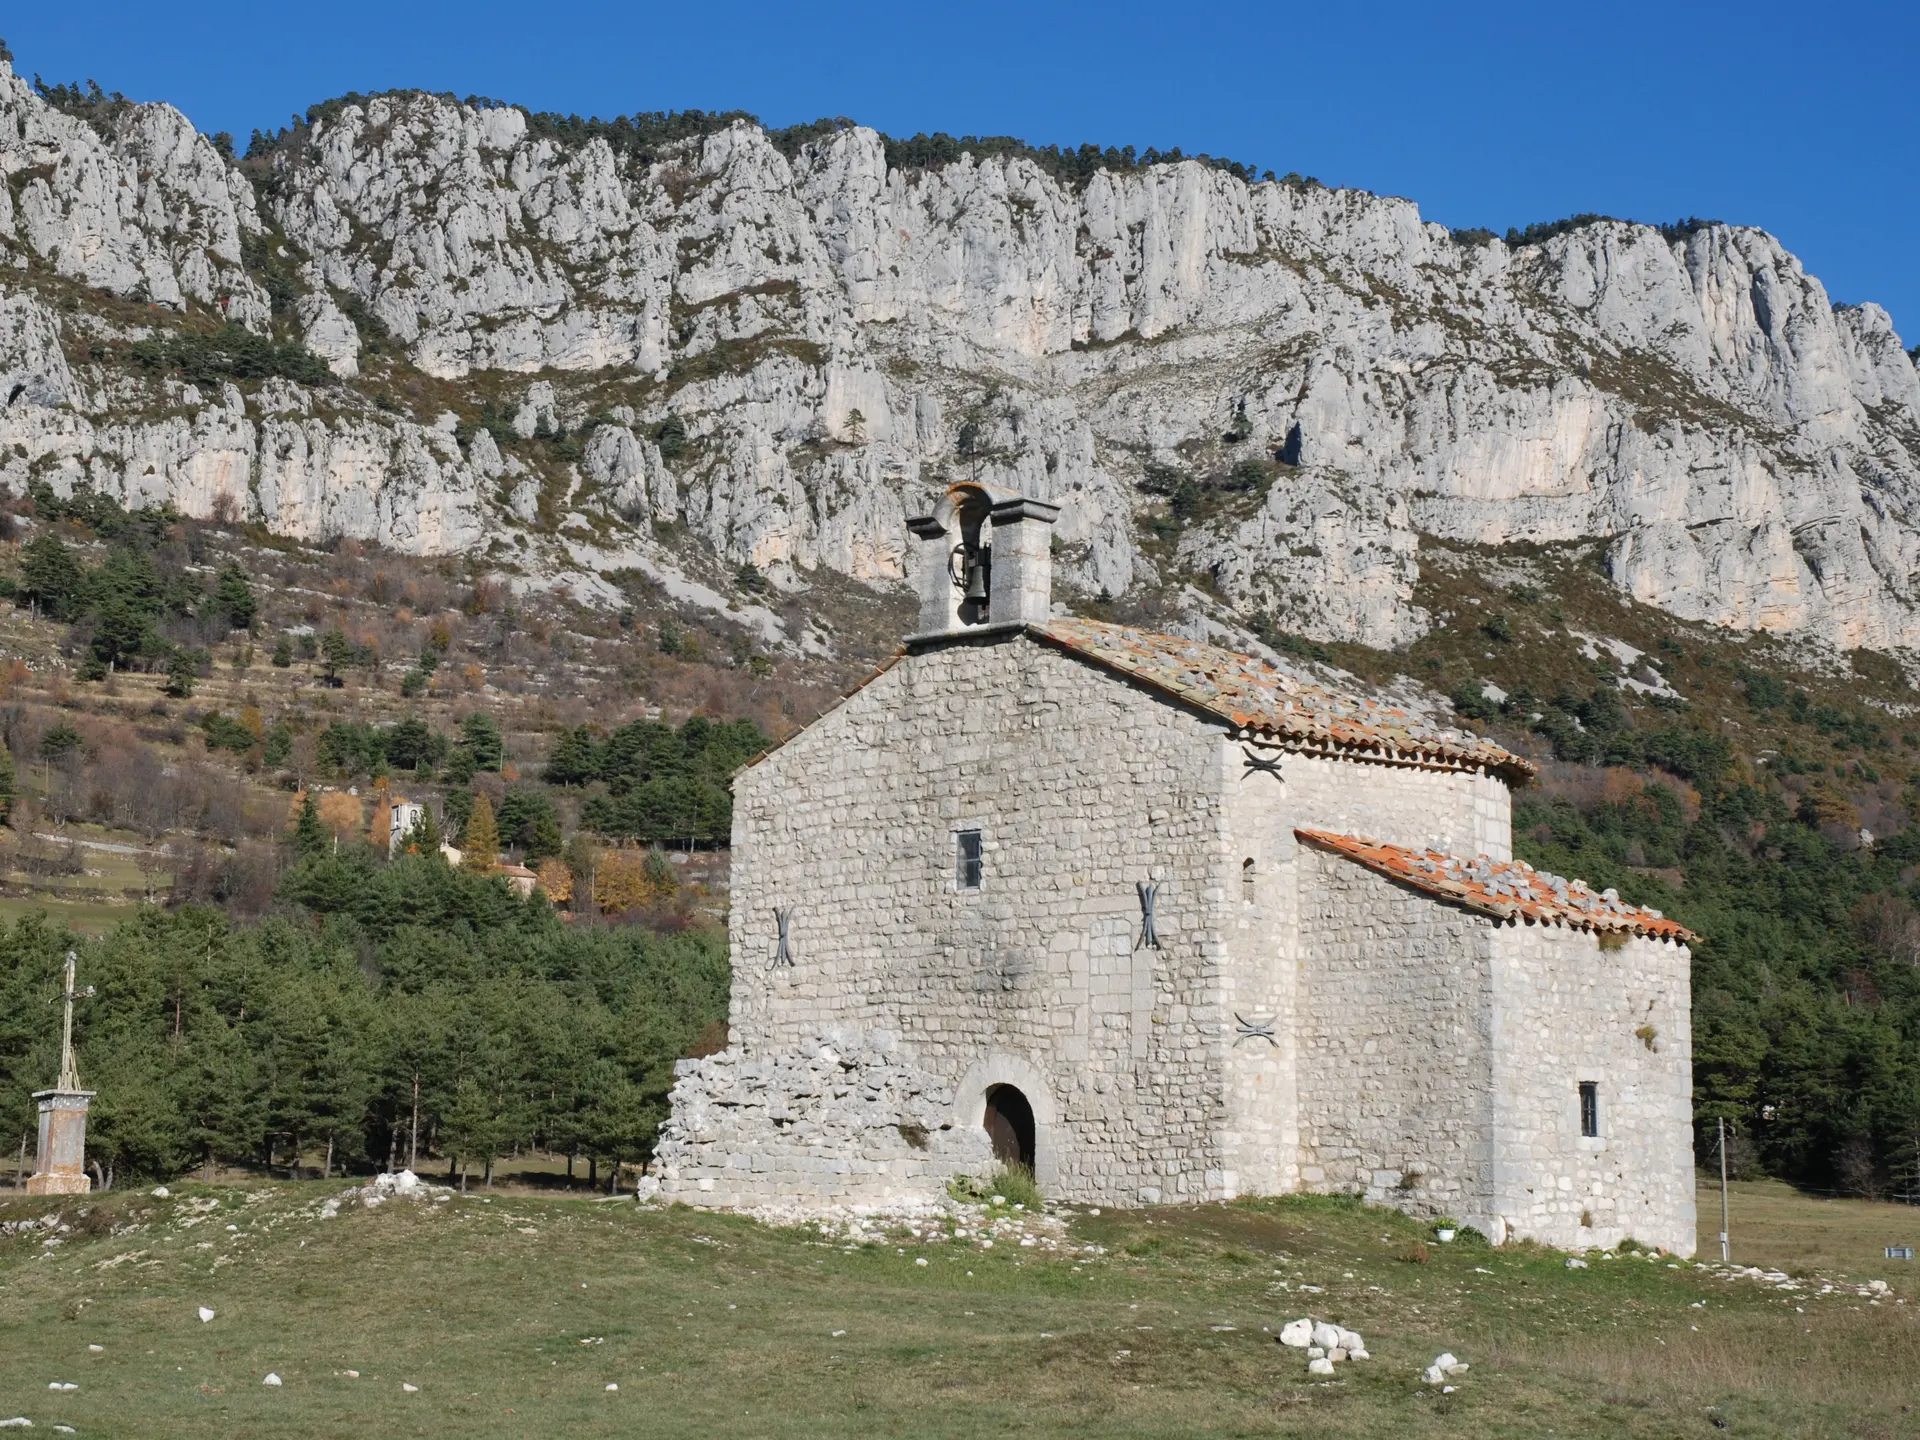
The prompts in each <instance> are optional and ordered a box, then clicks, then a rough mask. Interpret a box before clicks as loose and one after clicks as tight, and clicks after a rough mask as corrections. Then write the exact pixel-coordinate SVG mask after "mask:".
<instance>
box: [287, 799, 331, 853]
mask: <svg viewBox="0 0 1920 1440" xmlns="http://www.w3.org/2000/svg"><path fill="white" fill-rule="evenodd" d="M293 848H294V849H296V850H298V851H299V852H300V853H301V854H302V855H324V854H326V851H327V827H326V826H324V825H322V824H321V823H320V807H319V806H318V805H316V804H315V803H314V799H313V792H312V791H311V790H308V791H306V792H305V793H304V794H302V795H301V797H300V817H299V819H297V820H295V821H294V822H293Z"/></svg>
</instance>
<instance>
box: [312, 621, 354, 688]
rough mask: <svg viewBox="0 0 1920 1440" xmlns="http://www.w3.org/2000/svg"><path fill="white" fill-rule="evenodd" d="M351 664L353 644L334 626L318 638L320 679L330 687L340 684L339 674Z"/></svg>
mask: <svg viewBox="0 0 1920 1440" xmlns="http://www.w3.org/2000/svg"><path fill="white" fill-rule="evenodd" d="M352 663H353V642H352V641H351V640H349V639H347V637H346V632H345V631H343V630H341V628H340V627H339V626H338V625H336V626H334V627H333V628H332V629H331V630H329V631H327V633H326V634H325V635H323V636H322V637H321V638H320V678H321V679H322V680H324V681H326V682H327V684H329V685H332V686H336V687H337V686H339V685H340V684H341V683H342V682H341V679H340V672H341V671H342V670H344V669H346V668H347V666H348V665H350V664H352Z"/></svg>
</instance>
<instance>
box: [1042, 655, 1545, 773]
mask: <svg viewBox="0 0 1920 1440" xmlns="http://www.w3.org/2000/svg"><path fill="white" fill-rule="evenodd" d="M1031 633H1032V634H1034V635H1037V636H1039V637H1040V638H1042V639H1046V640H1051V641H1053V642H1054V643H1055V644H1057V645H1062V646H1064V647H1066V648H1067V649H1069V650H1072V651H1074V652H1075V653H1076V654H1080V655H1084V656H1086V657H1087V658H1088V659H1090V660H1095V661H1098V662H1099V663H1100V664H1102V665H1105V666H1107V667H1109V668H1110V669H1113V670H1117V671H1119V672H1121V673H1122V674H1124V675H1130V676H1132V677H1133V678H1134V679H1136V680H1139V681H1141V682H1143V683H1145V684H1148V685H1151V686H1153V687H1154V688H1155V689H1158V690H1163V691H1165V692H1167V693H1168V694H1171V695H1176V696H1178V697H1179V698H1180V699H1182V700H1185V701H1187V702H1188V703H1189V704H1192V705H1197V706H1199V707H1200V708H1201V709H1203V710H1206V711H1209V712H1211V713H1212V714H1215V715H1218V716H1219V717H1220V718H1221V719H1223V720H1226V721H1228V722H1230V723H1231V724H1233V725H1236V726H1238V727H1240V728H1242V729H1244V730H1247V731H1250V732H1253V733H1255V734H1264V735H1270V736H1273V737H1274V738H1275V739H1277V740H1280V741H1283V742H1287V743H1290V744H1294V745H1299V746H1303V747H1306V748H1309V749H1324V750H1328V751H1336V752H1340V753H1343V754H1346V755H1349V756H1351V757H1352V758H1354V759H1357V760H1375V761H1379V762H1382V763H1385V764H1399V765H1426V766H1435V767H1438V768H1444V769H1481V768H1485V769H1488V770H1493V771H1496V772H1498V773H1500V774H1501V775H1503V776H1505V777H1506V778H1507V779H1508V780H1511V781H1517V782H1524V781H1526V780H1528V779H1530V778H1531V777H1532V776H1533V775H1534V774H1535V767H1534V765H1533V764H1532V763H1531V762H1530V761H1527V760H1523V759H1521V758H1520V757H1519V756H1518V755H1514V754H1512V753H1511V752H1509V751H1507V750H1504V749H1502V748H1501V747H1500V746H1498V745H1495V744H1494V743H1493V742H1492V741H1491V740H1483V739H1481V738H1480V737H1479V736H1478V735H1475V734H1473V733H1471V732H1470V731H1466V730H1456V729H1450V728H1445V727H1442V726H1439V725H1435V724H1433V723H1431V722H1430V721H1427V720H1423V719H1420V718H1419V717H1417V716H1414V715H1410V714H1408V713H1407V712H1406V711H1405V710H1401V709H1397V708H1395V707H1394V706H1391V705H1385V704H1382V703H1381V702H1379V701H1377V700H1369V699H1366V698H1364V697H1362V696H1358V695H1343V694H1339V693H1338V692H1335V691H1332V690H1327V689H1325V688H1323V687H1322V686H1319V685H1315V684H1313V683H1311V682H1309V681H1306V680H1301V679H1298V678H1296V677H1295V676H1292V675H1288V674H1286V673H1285V672H1283V671H1281V670H1278V669H1276V668H1274V667H1273V666H1272V665H1269V664H1267V663H1266V662H1265V661H1264V660H1257V659H1255V658H1254V657H1253V656H1251V655H1239V654H1235V653H1234V652H1233V651H1231V650H1222V649H1220V648H1219V647H1218V646H1216V645H1205V644H1202V643H1201V642H1199V641H1197V640H1183V639H1181V638H1180V637H1178V636H1176V635H1156V634H1154V633H1153V632H1152V631H1149V630H1135V629H1132V628H1130V627H1128V626H1125V625H1111V624H1108V623H1106V622H1104V621H1100V620H1074V619H1058V620H1049V621H1048V622H1047V623H1046V624H1044V625H1036V626H1033V627H1031Z"/></svg>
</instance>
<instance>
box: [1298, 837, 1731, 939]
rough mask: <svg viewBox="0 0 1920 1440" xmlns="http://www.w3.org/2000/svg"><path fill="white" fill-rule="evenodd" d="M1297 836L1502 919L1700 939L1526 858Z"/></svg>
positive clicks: (1611, 894)
mask: <svg viewBox="0 0 1920 1440" xmlns="http://www.w3.org/2000/svg"><path fill="white" fill-rule="evenodd" d="M1293 833H1294V834H1296V835H1298V836H1299V837H1300V838H1301V839H1302V840H1305V841H1307V842H1308V843H1309V844H1313V845H1317V846H1319V847H1320V848H1321V849H1323V850H1330V851H1332V852H1333V853H1334V854H1336V855H1344V856H1346V857H1347V858H1348V859H1349V860H1357V861H1359V862H1360V863H1361V864H1362V865H1364V866H1366V867H1367V868H1368V869H1369V870H1374V871H1377V872H1378V873H1380V874H1382V875H1386V876H1389V877H1390V878H1392V879H1395V880H1399V881H1401V882H1402V883H1404V884H1407V885H1412V886H1414V887H1415V888H1416V889H1420V890H1425V891H1426V892H1427V893H1428V894H1430V895H1438V896H1441V897H1442V898H1444V899H1448V900H1453V901H1456V902H1457V903H1459V904H1461V905H1465V906H1467V907H1468V908H1469V909H1473V910H1479V911H1481V912H1483V913H1485V914H1488V915H1495V916H1498V917H1499V918H1501V919H1503V920H1511V919H1513V918H1515V917H1516V916H1518V917H1522V918H1526V919H1530V920H1534V921H1538V922H1539V923H1541V924H1547V923H1551V922H1556V921H1557V922H1558V923H1560V924H1563V925H1572V926H1575V927H1576V928H1578V929H1582V930H1594V931H1599V932H1602V933H1604V932H1608V931H1625V932H1627V933H1629V934H1633V935H1645V936H1649V937H1651V938H1653V939H1655V940H1677V941H1681V942H1683V943H1691V942H1693V941H1696V940H1698V939H1699V938H1700V937H1699V936H1697V935H1695V934H1694V933H1693V932H1692V931H1691V930H1689V929H1687V927H1686V926H1684V925H1682V924H1680V923H1679V922H1678V921H1675V920H1669V919H1667V918H1666V917H1665V916H1664V915H1662V914H1661V913H1660V912H1659V911H1658V910H1648V909H1646V908H1645V907H1643V906H1639V905H1629V904H1628V903H1627V902H1626V901H1624V900H1622V899H1620V898H1619V897H1618V896H1616V895H1615V894H1614V892H1613V891H1611V890H1607V891H1602V892H1598V893H1596V892H1595V891H1593V890H1590V889H1588V888H1587V883H1586V881H1584V880H1563V879H1561V878H1560V877H1559V876H1558V875H1549V874H1547V873H1546V872H1545V871H1542V870H1536V869H1534V868H1533V867H1532V866H1531V865H1529V864H1527V863H1526V862H1525V861H1522V860H1489V859H1488V858H1487V857H1486V856H1484V855H1477V856H1475V857H1474V858H1473V859H1471V860H1468V859H1463V858H1462V857H1460V856H1458V855H1447V854H1443V853H1441V852H1440V851H1438V850H1413V849H1409V848H1408V847H1406V846H1404V845H1388V844H1386V843H1385V842H1383V841H1379V840H1369V839H1364V838H1362V837H1360V836H1357V835H1339V834H1336V833H1334V832H1333V831H1331V830H1304V829H1303V830H1296V831H1294V832H1293Z"/></svg>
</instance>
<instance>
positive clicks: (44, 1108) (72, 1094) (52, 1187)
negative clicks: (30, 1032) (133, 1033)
mask: <svg viewBox="0 0 1920 1440" xmlns="http://www.w3.org/2000/svg"><path fill="white" fill-rule="evenodd" d="M73 962H74V953H73V951H71V950H69V951H68V952H67V983H66V986H65V987H64V990H63V993H62V996H61V999H62V1001H63V1002H64V1005H65V1013H64V1015H63V1016H62V1018H61V1029H60V1078H59V1080H58V1081H56V1082H55V1084H54V1087H53V1089H51V1090H39V1091H36V1092H35V1093H34V1097H33V1098H34V1099H36V1100H38V1101H39V1102H40V1153H39V1157H38V1159H37V1160H36V1162H35V1165H34V1171H33V1175H32V1176H31V1177H30V1178H29V1179H28V1181H27V1193H28V1194H29V1195H84V1194H86V1193H87V1192H88V1191H89V1190H91V1189H92V1188H93V1182H92V1181H91V1180H89V1179H88V1178H87V1102H88V1101H89V1100H91V1099H93V1091H91V1090H82V1089H81V1088H80V1072H79V1071H78V1070H77V1069H76V1068H75V1067H74V1063H73V1002H74V999H75V998H76V997H77V996H90V995H92V994H93V987H92V986H91V985H89V986H88V987H87V988H86V989H85V990H75V989H74V987H73Z"/></svg>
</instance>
